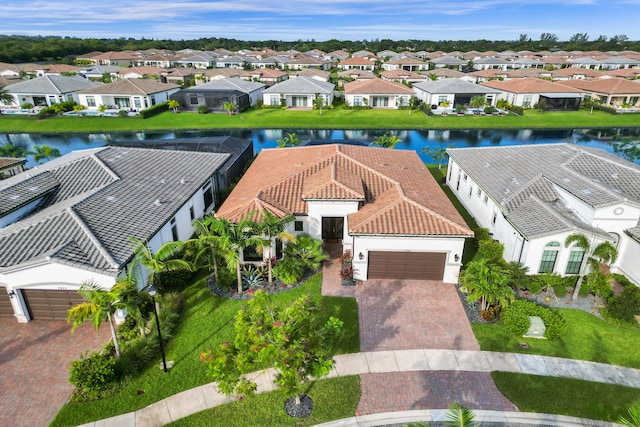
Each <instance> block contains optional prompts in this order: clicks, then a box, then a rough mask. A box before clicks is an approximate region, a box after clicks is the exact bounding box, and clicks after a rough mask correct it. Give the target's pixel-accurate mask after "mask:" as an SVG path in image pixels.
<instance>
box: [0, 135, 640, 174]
mask: <svg viewBox="0 0 640 427" xmlns="http://www.w3.org/2000/svg"><path fill="white" fill-rule="evenodd" d="M287 133H295V134H296V135H297V137H298V139H299V140H300V141H307V140H311V139H322V140H335V141H345V140H349V141H353V140H355V141H359V142H364V143H370V142H371V141H372V140H373V139H374V138H375V137H376V136H380V135H382V134H384V133H387V134H389V135H396V136H398V137H399V138H400V139H401V142H400V143H398V145H396V149H399V150H415V151H416V152H417V153H418V154H419V155H420V157H421V158H422V160H423V161H424V162H429V163H433V159H431V158H430V157H429V156H428V155H427V154H424V153H422V150H423V149H424V148H425V147H429V148H431V149H437V148H441V147H449V146H453V147H456V148H461V147H482V146H495V145H522V144H549V143H558V142H571V143H575V144H578V145H583V146H588V147H593V148H601V149H604V150H606V151H609V152H611V153H615V154H618V155H620V156H621V157H625V158H628V159H629V160H632V161H635V162H636V163H639V164H640V148H639V147H640V146H639V141H640V130H639V129H606V130H602V129H600V130H597V131H596V130H594V131H590V130H588V129H561V130H530V129H512V130H509V129H501V130H387V131H385V130H379V129H376V130H366V129H365V130H360V129H358V130H316V129H261V130H240V129H233V130H217V131H197V132H144V133H96V134H0V144H5V143H13V144H15V145H21V146H24V147H26V148H28V149H32V147H33V146H34V145H48V146H51V147H55V148H57V149H58V150H60V152H61V153H62V154H66V153H69V152H70V151H73V150H82V149H85V148H94V147H101V146H103V145H108V144H118V143H124V142H128V143H130V142H132V141H134V142H135V141H144V140H157V139H175V138H195V137H206V136H227V135H229V136H235V137H238V138H245V139H250V140H252V141H253V146H254V151H255V153H256V154H257V153H258V152H260V150H261V149H263V148H273V147H277V146H278V143H277V142H276V141H277V140H278V139H281V138H282V137H283V136H286V134H287ZM620 138H622V141H620ZM27 166H30V167H31V166H35V163H34V162H33V159H32V158H30V159H29V163H28V164H27Z"/></svg>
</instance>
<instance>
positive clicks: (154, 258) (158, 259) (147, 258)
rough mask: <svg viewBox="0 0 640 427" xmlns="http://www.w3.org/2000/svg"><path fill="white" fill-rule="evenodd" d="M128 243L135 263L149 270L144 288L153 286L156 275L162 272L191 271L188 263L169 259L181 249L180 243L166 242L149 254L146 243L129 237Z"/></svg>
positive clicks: (149, 249)
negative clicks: (131, 247)
mask: <svg viewBox="0 0 640 427" xmlns="http://www.w3.org/2000/svg"><path fill="white" fill-rule="evenodd" d="M129 241H130V242H131V244H132V245H133V252H134V253H135V262H136V263H138V264H140V265H142V266H143V267H145V268H146V269H147V270H149V275H148V276H147V282H146V284H145V286H149V285H155V284H156V281H157V277H158V275H159V274H160V273H162V272H164V271H175V270H189V271H192V270H193V266H192V265H191V263H190V262H189V261H185V260H183V259H171V256H173V255H174V254H175V253H176V251H178V250H179V249H180V248H181V247H182V244H183V243H182V242H181V241H177V242H167V243H165V244H164V245H162V246H160V248H159V249H158V250H157V251H156V253H153V252H151V248H149V246H148V245H147V243H146V242H143V241H142V240H140V239H137V238H135V237H130V238H129Z"/></svg>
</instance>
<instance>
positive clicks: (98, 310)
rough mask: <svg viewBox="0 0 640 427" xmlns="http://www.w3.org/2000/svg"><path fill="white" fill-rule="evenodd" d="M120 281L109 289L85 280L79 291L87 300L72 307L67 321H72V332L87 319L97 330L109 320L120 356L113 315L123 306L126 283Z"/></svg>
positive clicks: (114, 343) (117, 353)
mask: <svg viewBox="0 0 640 427" xmlns="http://www.w3.org/2000/svg"><path fill="white" fill-rule="evenodd" d="M119 283H120V282H118V283H116V284H115V285H114V286H113V288H111V290H109V291H107V290H104V289H103V288H101V287H100V285H98V284H97V283H94V282H83V283H82V284H81V285H80V289H79V290H78V293H79V294H80V295H81V296H82V298H84V300H85V301H84V302H81V303H80V304H78V305H76V306H74V307H71V308H70V309H69V312H68V314H67V322H71V332H73V331H74V330H75V329H76V328H77V327H78V326H80V325H82V324H83V323H84V322H86V321H87V320H90V321H91V324H92V325H93V327H94V328H96V330H98V329H100V325H101V324H102V323H103V322H104V321H107V322H109V328H110V329H111V338H112V339H113V345H114V347H115V350H116V355H117V356H118V357H120V345H119V343H118V337H117V335H116V328H115V326H114V325H113V319H112V317H113V316H112V315H113V313H114V312H115V311H116V310H117V309H118V308H121V307H122V304H120V297H121V291H122V288H123V286H124V285H123V284H122V283H120V284H119Z"/></svg>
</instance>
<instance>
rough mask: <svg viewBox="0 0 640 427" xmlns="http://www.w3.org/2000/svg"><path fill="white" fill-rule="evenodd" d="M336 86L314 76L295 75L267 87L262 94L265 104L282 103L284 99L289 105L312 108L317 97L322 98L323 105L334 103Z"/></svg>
mask: <svg viewBox="0 0 640 427" xmlns="http://www.w3.org/2000/svg"><path fill="white" fill-rule="evenodd" d="M334 87H335V86H334V85H333V83H329V82H322V81H320V80H317V79H314V78H312V77H295V78H292V79H289V80H285V81H283V82H280V83H278V84H276V85H273V86H271V87H270V88H268V89H265V90H264V92H263V93H262V96H263V101H264V104H265V105H270V106H275V105H281V99H284V100H285V105H286V106H287V107H293V108H300V107H303V108H312V107H313V103H314V100H315V99H316V98H317V97H320V98H322V100H323V105H330V104H333V97H334V92H333V90H334Z"/></svg>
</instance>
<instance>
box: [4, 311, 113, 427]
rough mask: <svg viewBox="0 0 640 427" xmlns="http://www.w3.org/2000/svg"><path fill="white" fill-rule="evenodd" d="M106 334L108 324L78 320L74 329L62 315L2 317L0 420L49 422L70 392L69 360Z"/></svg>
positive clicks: (16, 423) (96, 346)
mask: <svg viewBox="0 0 640 427" xmlns="http://www.w3.org/2000/svg"><path fill="white" fill-rule="evenodd" d="M110 336H111V335H110V333H109V328H108V327H107V326H106V325H105V326H103V327H102V328H100V331H96V330H95V329H93V328H91V327H90V326H89V325H88V324H87V325H82V326H81V327H79V328H78V329H76V331H75V332H74V333H73V334H72V333H71V326H70V325H69V324H67V323H66V322H64V321H59V320H51V321H47V320H33V321H31V322H29V323H18V322H16V320H15V319H14V318H13V317H0V368H1V369H2V374H1V375H0V408H2V410H0V426H13V427H20V426H30V427H31V426H46V425H48V424H49V423H50V422H51V421H52V420H53V418H54V417H55V415H56V414H57V413H58V411H59V410H60V408H62V406H63V405H64V404H65V403H66V402H67V401H68V400H69V397H70V396H71V393H72V392H73V386H72V385H71V384H70V383H69V382H68V380H67V379H68V378H69V368H70V366H71V365H70V362H71V360H75V359H78V358H79V357H80V354H82V353H84V352H85V350H87V349H91V350H97V349H99V348H100V347H101V346H102V345H103V344H105V343H106V342H108V340H109V338H110Z"/></svg>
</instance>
